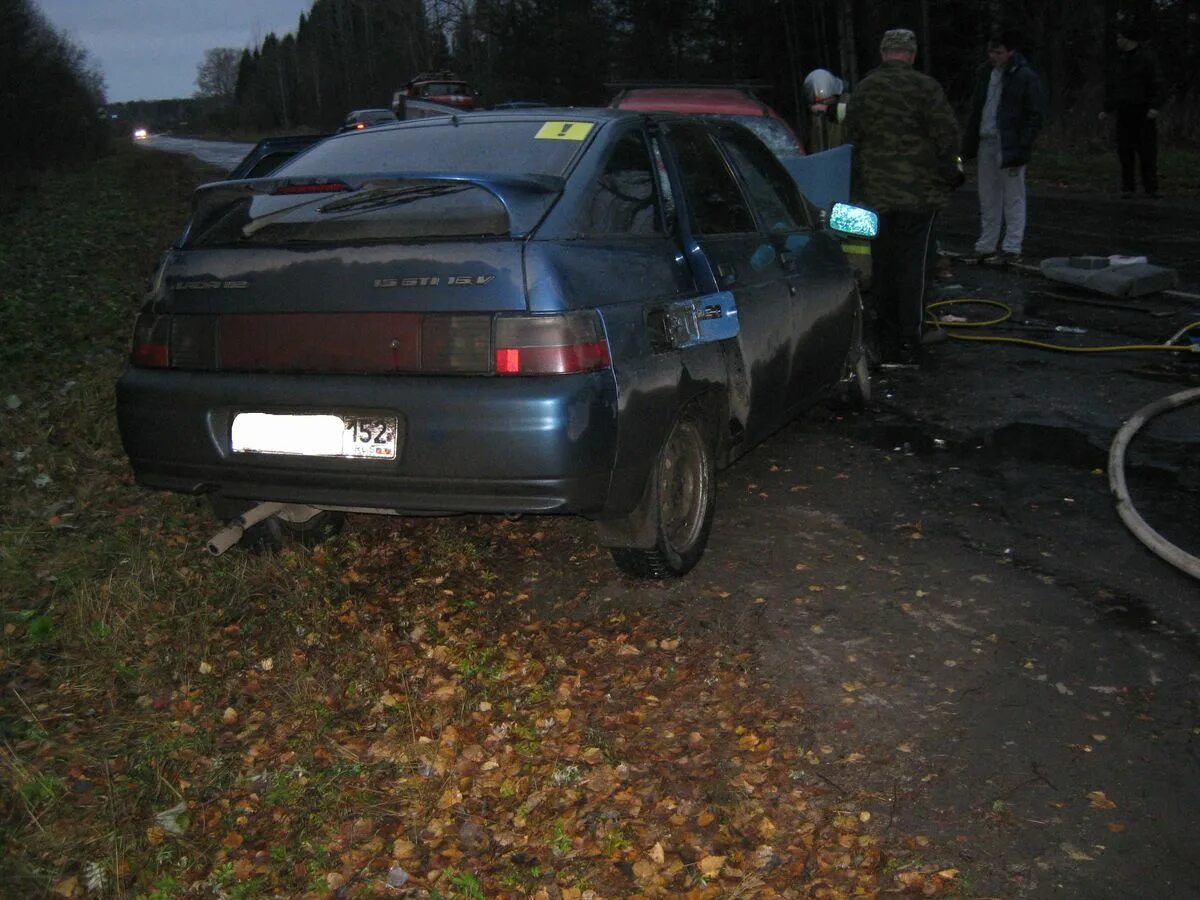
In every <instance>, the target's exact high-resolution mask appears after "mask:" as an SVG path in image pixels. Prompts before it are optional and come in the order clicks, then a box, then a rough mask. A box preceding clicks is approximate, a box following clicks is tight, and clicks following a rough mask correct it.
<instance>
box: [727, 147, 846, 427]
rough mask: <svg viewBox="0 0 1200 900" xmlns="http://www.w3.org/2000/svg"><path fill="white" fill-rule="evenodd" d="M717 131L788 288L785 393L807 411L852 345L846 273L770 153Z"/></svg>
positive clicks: (837, 253) (832, 243) (835, 246)
mask: <svg viewBox="0 0 1200 900" xmlns="http://www.w3.org/2000/svg"><path fill="white" fill-rule="evenodd" d="M718 132H719V134H720V139H721V144H722V147H723V148H724V150H725V152H726V154H727V155H728V156H729V159H730V160H731V161H732V163H733V166H734V168H735V169H736V170H737V172H738V175H739V176H740V178H741V181H742V184H743V186H744V188H745V191H746V194H747V196H748V197H749V198H750V200H751V203H752V204H753V206H754V210H755V213H756V215H757V217H758V225H759V228H760V230H761V231H762V233H763V234H764V235H765V236H766V238H767V239H768V240H769V241H770V242H771V246H772V248H773V249H774V251H775V260H776V263H777V265H778V266H779V269H780V271H781V274H782V275H783V277H784V278H785V279H786V281H787V286H788V295H789V304H788V305H789V311H788V320H789V323H790V324H789V327H790V329H791V333H792V337H791V342H792V343H791V346H792V350H793V355H792V359H791V365H790V367H789V372H788V387H787V392H786V393H787V398H788V402H789V404H790V405H793V406H795V405H805V404H807V403H809V402H811V401H812V400H813V399H814V398H815V397H817V396H818V395H819V394H821V393H822V392H824V390H825V389H826V388H827V387H829V385H830V384H832V383H833V382H834V381H836V380H837V378H838V377H840V375H841V371H842V364H843V362H844V361H845V358H846V353H847V351H848V350H849V347H850V343H851V340H852V338H853V329H854V312H855V310H854V303H853V302H852V301H853V300H854V290H853V285H852V282H851V276H850V273H849V269H848V267H847V264H846V260H845V257H844V255H843V254H842V252H841V249H840V246H839V245H838V243H837V242H836V241H834V240H833V239H832V238H831V237H830V235H829V234H828V233H826V232H825V231H824V230H822V229H819V228H816V227H814V224H815V223H813V221H812V220H811V218H810V216H809V208H810V207H809V206H808V205H807V204H805V202H804V200H803V198H802V197H801V195H800V193H799V191H798V190H797V188H796V185H795V183H794V182H793V181H792V179H791V177H790V176H789V175H788V173H787V171H786V170H785V169H784V168H783V166H782V165H781V164H780V162H779V160H778V159H777V158H776V157H775V156H774V154H772V153H771V152H770V151H769V150H768V149H767V148H766V147H765V146H763V144H762V143H761V142H760V141H758V140H756V139H755V138H754V137H753V136H752V135H750V134H748V133H747V132H745V131H743V130H742V129H738V128H729V127H720V128H719V129H718Z"/></svg>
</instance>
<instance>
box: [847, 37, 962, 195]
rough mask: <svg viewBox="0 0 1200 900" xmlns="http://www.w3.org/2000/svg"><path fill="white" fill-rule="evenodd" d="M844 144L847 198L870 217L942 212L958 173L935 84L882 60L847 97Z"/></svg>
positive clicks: (951, 129) (948, 117) (946, 109)
mask: <svg viewBox="0 0 1200 900" xmlns="http://www.w3.org/2000/svg"><path fill="white" fill-rule="evenodd" d="M846 139H847V141H848V142H850V143H852V144H854V172H853V175H852V180H851V188H850V193H851V195H852V196H853V198H854V199H855V201H856V202H858V203H861V204H862V205H863V206H866V207H869V208H871V209H874V210H876V211H877V212H890V211H892V210H933V209H937V208H939V207H941V206H943V205H945V203H946V200H947V199H948V197H949V196H950V191H952V190H953V189H954V185H955V183H956V176H957V174H958V165H957V157H958V121H957V120H956V119H955V117H954V110H953V109H951V108H950V102H949V101H948V100H947V99H946V94H945V92H944V91H942V87H941V85H939V84H938V83H937V82H936V81H934V80H933V79H932V78H930V77H929V76H928V75H923V74H922V73H920V72H918V71H916V70H915V69H913V67H912V66H910V65H908V64H907V63H904V62H900V61H898V60H885V61H884V62H883V64H882V65H880V66H879V68H877V69H875V70H873V71H872V72H871V73H870V74H868V75H867V77H866V78H864V79H863V80H862V82H861V83H860V84H859V85H858V87H857V88H856V89H855V90H854V92H853V93H852V94H851V95H850V104H849V107H848V108H847V110H846Z"/></svg>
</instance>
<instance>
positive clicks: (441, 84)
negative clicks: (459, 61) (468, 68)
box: [392, 72, 478, 109]
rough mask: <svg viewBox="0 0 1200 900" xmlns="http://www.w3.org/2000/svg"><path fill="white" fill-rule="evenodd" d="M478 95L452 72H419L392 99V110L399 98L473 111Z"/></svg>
mask: <svg viewBox="0 0 1200 900" xmlns="http://www.w3.org/2000/svg"><path fill="white" fill-rule="evenodd" d="M477 96H478V95H477V94H476V93H475V90H474V89H473V88H472V87H471V85H469V84H468V83H467V82H465V81H463V80H462V79H461V78H459V77H458V76H457V75H455V74H454V73H453V72H421V73H420V74H418V75H417V76H416V77H414V78H413V79H412V80H411V81H410V82H408V84H406V85H405V86H404V88H403V90H399V91H396V95H395V96H394V97H393V98H392V106H393V108H394V107H396V106H397V105H398V104H399V100H400V98H401V97H404V98H407V99H411V100H425V101H428V102H429V103H441V104H443V105H445V106H453V107H456V108H457V109H474V108H475V100H476V97H477Z"/></svg>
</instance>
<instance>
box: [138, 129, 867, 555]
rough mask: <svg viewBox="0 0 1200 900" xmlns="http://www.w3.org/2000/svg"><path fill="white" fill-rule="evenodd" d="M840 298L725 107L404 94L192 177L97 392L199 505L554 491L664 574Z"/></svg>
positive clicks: (343, 503)
mask: <svg viewBox="0 0 1200 900" xmlns="http://www.w3.org/2000/svg"><path fill="white" fill-rule="evenodd" d="M860 317H861V309H860V304H859V300H858V296H857V291H856V288H855V285H854V281H853V278H852V276H851V274H850V271H849V269H848V267H847V266H846V263H845V260H844V257H843V255H842V254H841V252H840V249H839V247H838V245H837V242H836V241H835V240H834V239H833V238H832V237H831V236H830V235H829V234H827V233H826V232H825V231H824V230H823V229H822V228H821V226H820V223H819V221H817V220H816V219H815V217H814V216H813V215H812V213H811V210H810V208H809V205H808V204H807V203H806V201H805V200H804V198H803V197H802V196H801V195H800V193H799V191H798V190H797V189H796V187H795V184H794V183H793V182H792V180H791V179H790V177H789V176H788V175H787V173H786V171H785V170H784V169H783V167H782V166H781V165H780V164H779V163H778V161H777V160H775V158H774V157H773V156H772V154H771V153H770V152H769V151H768V150H767V149H766V148H765V147H764V146H763V145H762V143H761V142H760V141H758V140H757V139H756V138H755V137H754V136H753V135H752V134H751V133H750V132H748V131H746V130H745V129H743V128H740V127H738V126H736V125H728V124H723V123H719V122H708V121H702V120H698V119H692V118H688V117H679V116H669V115H668V116H659V115H647V114H641V113H630V112H623V111H588V112H581V111H579V110H541V109H539V110H537V111H536V112H534V111H512V112H500V113H475V114H473V115H472V116H471V117H469V118H466V117H464V118H463V119H460V120H457V121H455V120H451V119H450V118H448V117H447V118H445V119H427V120H422V121H415V122H410V123H405V124H403V125H398V126H381V127H377V128H372V129H368V130H365V131H362V132H357V133H354V134H347V135H345V136H335V137H332V138H329V139H327V140H325V141H322V142H321V143H319V144H316V145H314V146H312V147H311V148H309V149H308V150H307V151H306V152H304V153H303V154H301V155H298V156H296V157H295V158H294V159H292V160H290V161H288V162H287V163H285V164H284V165H283V166H282V167H281V168H280V169H278V170H277V171H276V172H274V173H272V176H271V177H269V178H264V179H250V180H243V181H236V182H222V183H216V184H213V185H206V186H204V187H202V188H200V189H199V190H198V191H197V194H196V199H195V204H194V211H193V216H192V220H191V222H190V224H189V226H188V229H187V231H186V232H185V234H184V237H183V239H182V240H181V242H180V244H179V246H177V247H174V248H172V249H171V250H169V251H168V252H167V253H166V254H165V256H164V258H163V260H162V262H161V264H160V267H159V270H158V273H157V274H156V277H155V279H154V286H153V289H152V291H151V293H150V295H149V297H148V298H147V301H146V303H145V306H144V308H143V310H142V312H141V314H140V315H139V317H138V321H137V323H136V324H135V329H134V346H133V351H132V353H131V364H130V367H129V368H128V369H127V371H126V372H125V373H124V375H122V377H121V379H120V381H119V382H118V385H117V413H118V418H119V423H120V428H121V435H122V439H123V441H124V445H125V448H126V451H127V453H128V455H129V458H130V462H131V464H132V466H133V469H134V472H135V475H136V477H137V479H138V481H139V482H140V483H141V484H143V485H146V486H148V487H153V488H161V489H167V490H176V491H185V492H190V493H203V494H208V495H209V496H211V497H212V498H213V500H214V501H215V502H214V505H215V506H216V507H218V508H220V509H228V508H230V505H231V503H233V502H234V501H243V502H246V503H249V502H252V501H278V502H284V503H288V504H302V505H307V506H311V507H315V508H320V509H355V510H368V511H369V510H374V511H379V512H399V513H428V512H440V513H451V512H480V513H529V512H536V513H571V514H580V515H584V516H587V517H589V518H592V519H594V520H595V521H596V522H597V524H598V527H599V534H600V537H601V540H602V541H603V542H604V543H605V544H606V545H608V546H610V547H611V548H612V552H613V558H614V560H615V561H616V562H617V564H618V565H619V566H620V567H621V568H622V569H623V570H625V571H626V572H628V573H630V574H633V575H638V576H644V577H664V576H672V575H680V574H683V573H684V572H686V571H688V570H689V569H690V568H691V567H692V566H694V565H695V564H696V562H697V561H698V560H699V558H700V555H701V553H702V552H703V550H704V546H705V543H706V540H707V535H708V529H709V527H710V524H711V520H712V514H713V508H714V496H715V479H714V477H713V473H714V471H715V469H716V468H717V467H718V466H720V465H725V464H728V463H729V462H731V461H732V460H734V459H735V458H736V457H737V456H738V455H740V454H741V453H743V452H745V451H746V450H747V449H749V448H750V447H751V446H753V444H754V443H755V442H756V441H758V440H761V439H762V438H763V437H765V436H766V435H768V434H769V433H770V432H771V431H772V430H774V429H776V428H778V427H779V426H780V425H781V424H783V423H785V422H786V421H787V420H788V419H789V418H790V417H792V416H794V415H795V414H796V413H797V412H798V411H800V410H801V409H803V408H804V407H805V406H807V405H810V404H811V403H813V402H816V401H817V400H818V399H820V398H821V397H823V396H825V395H827V394H828V393H829V392H830V391H831V390H832V389H833V388H834V387H835V386H836V385H837V384H839V383H849V382H850V381H851V380H852V377H853V373H855V372H856V371H860V369H861V367H860V366H858V365H857V363H858V362H859V361H860V359H861V333H860V328H861V322H860ZM264 514H265V513H264Z"/></svg>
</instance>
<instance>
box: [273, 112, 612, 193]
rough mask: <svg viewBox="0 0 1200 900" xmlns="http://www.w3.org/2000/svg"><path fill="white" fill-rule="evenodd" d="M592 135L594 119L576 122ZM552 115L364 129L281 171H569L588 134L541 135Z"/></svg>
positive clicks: (283, 174)
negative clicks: (558, 137) (563, 137)
mask: <svg viewBox="0 0 1200 900" xmlns="http://www.w3.org/2000/svg"><path fill="white" fill-rule="evenodd" d="M575 124H576V129H575V133H576V134H581V136H582V137H586V136H587V135H588V134H589V133H590V131H591V129H592V128H594V127H596V126H594V125H593V123H590V122H586V123H585V122H576V123H575ZM545 126H546V120H545V119H544V118H543V119H535V118H528V119H525V118H521V119H513V120H508V121H502V122H498V121H490V122H488V121H483V122H479V121H475V120H473V119H471V118H470V117H468V116H463V117H458V116H437V117H434V118H428V119H421V120H419V121H417V122H413V123H411V124H409V125H408V126H406V127H403V128H378V129H367V130H365V131H360V132H358V133H357V134H355V135H354V136H353V138H349V139H348V138H336V139H333V140H328V141H324V142H322V143H320V144H317V145H316V146H315V147H313V148H312V149H311V150H310V151H309V152H308V153H305V154H304V155H303V156H298V157H296V159H295V160H294V161H289V162H288V163H286V164H285V165H283V166H282V167H281V168H280V169H279V170H278V174H279V176H280V177H288V178H292V177H297V176H306V175H357V174H376V173H381V172H437V173H444V174H450V173H457V172H466V173H472V174H484V175H535V176H536V175H552V176H562V175H565V174H566V172H567V169H568V168H569V167H570V165H571V163H572V162H573V161H574V159H575V156H576V155H577V154H578V153H579V151H580V150H581V149H582V148H583V147H585V146H586V145H587V141H586V140H582V139H575V138H572V139H569V140H553V139H546V138H545V137H542V138H539V137H538V135H539V133H541V134H543V135H544V134H545V133H546V131H545Z"/></svg>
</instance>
